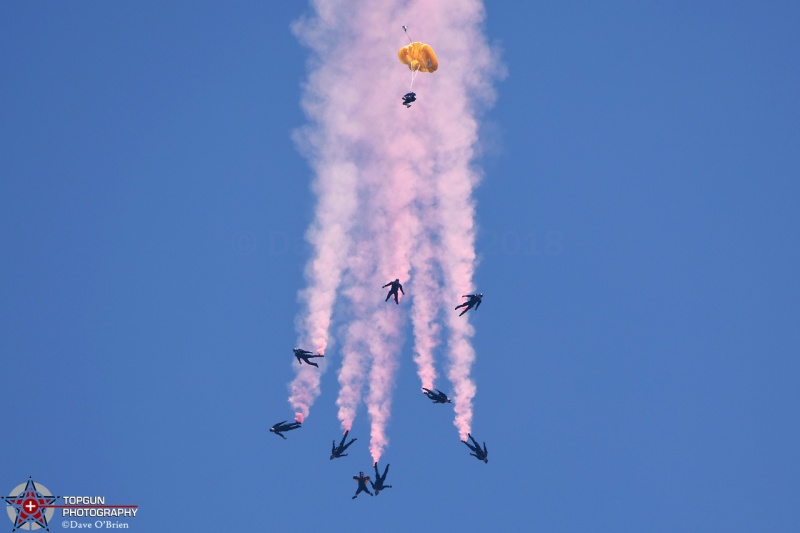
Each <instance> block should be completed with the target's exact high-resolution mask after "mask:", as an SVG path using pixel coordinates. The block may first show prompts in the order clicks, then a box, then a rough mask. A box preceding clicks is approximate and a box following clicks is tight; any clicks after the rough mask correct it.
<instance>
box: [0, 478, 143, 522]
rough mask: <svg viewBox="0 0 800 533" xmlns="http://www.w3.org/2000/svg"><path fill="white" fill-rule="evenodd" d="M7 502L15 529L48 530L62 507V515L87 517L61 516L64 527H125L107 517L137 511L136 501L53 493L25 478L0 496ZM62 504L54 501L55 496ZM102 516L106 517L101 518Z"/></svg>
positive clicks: (125, 514)
mask: <svg viewBox="0 0 800 533" xmlns="http://www.w3.org/2000/svg"><path fill="white" fill-rule="evenodd" d="M2 499H3V501H5V502H6V503H7V504H8V505H7V506H6V512H7V513H8V518H9V519H10V520H11V521H12V522H13V523H14V526H13V528H12V529H11V531H12V532H13V531H16V530H18V529H24V530H36V529H44V530H45V531H50V526H49V523H50V521H51V520H52V519H53V516H54V515H55V513H56V509H61V517H62V518H89V519H90V521H86V522H84V521H78V520H63V521H62V522H61V526H62V527H64V528H68V529H69V528H91V529H103V528H106V529H117V528H120V529H126V528H127V527H128V524H127V523H126V522H120V521H119V520H115V521H113V522H112V521H111V520H107V518H112V517H113V518H123V517H125V518H133V517H135V516H136V513H137V512H138V511H139V506H138V505H106V499H105V496H53V493H52V492H50V490H49V489H48V488H47V487H45V486H44V485H42V484H41V483H36V482H34V481H33V479H31V478H28V481H27V483H20V484H19V485H17V486H16V487H14V488H13V489H12V490H11V493H10V495H9V496H2ZM59 499H60V500H62V501H63V502H64V505H56V501H57V500H59ZM100 518H105V519H106V520H100Z"/></svg>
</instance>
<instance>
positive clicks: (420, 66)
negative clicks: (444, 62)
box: [397, 42, 439, 85]
mask: <svg viewBox="0 0 800 533" xmlns="http://www.w3.org/2000/svg"><path fill="white" fill-rule="evenodd" d="M397 57H398V58H400V62H401V63H403V64H404V65H408V68H409V69H410V70H411V85H414V78H416V77H417V72H436V69H437V68H439V61H438V60H437V59H436V54H434V53H433V48H431V47H430V45H428V44H424V43H419V42H414V43H411V44H407V45H406V46H404V47H402V48H401V49H400V50H398V51H397Z"/></svg>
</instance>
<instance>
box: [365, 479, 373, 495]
mask: <svg viewBox="0 0 800 533" xmlns="http://www.w3.org/2000/svg"><path fill="white" fill-rule="evenodd" d="M370 483H372V481H370ZM364 492H366V493H367V494H369V495H370V496H375V495H374V494H372V493H371V492H370V491H369V489H364Z"/></svg>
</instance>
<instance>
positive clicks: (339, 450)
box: [331, 429, 358, 460]
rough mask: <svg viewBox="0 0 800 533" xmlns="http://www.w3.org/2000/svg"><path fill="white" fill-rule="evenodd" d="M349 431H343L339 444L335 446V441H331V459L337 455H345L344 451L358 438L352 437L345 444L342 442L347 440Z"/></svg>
mask: <svg viewBox="0 0 800 533" xmlns="http://www.w3.org/2000/svg"><path fill="white" fill-rule="evenodd" d="M348 433H350V430H349V429H348V430H347V431H345V432H344V437H342V442H340V443H339V446H336V441H333V446H331V460H333V459H338V458H339V457H347V454H346V453H344V451H345V450H346V449H347V448H348V447H349V446H350V445H351V444H353V443H354V442H355V441H357V440H358V439H353V440H351V441H350V442H348V443H347V444H345V443H344V441H345V440H347V435H348Z"/></svg>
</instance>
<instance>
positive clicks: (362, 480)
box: [352, 472, 374, 500]
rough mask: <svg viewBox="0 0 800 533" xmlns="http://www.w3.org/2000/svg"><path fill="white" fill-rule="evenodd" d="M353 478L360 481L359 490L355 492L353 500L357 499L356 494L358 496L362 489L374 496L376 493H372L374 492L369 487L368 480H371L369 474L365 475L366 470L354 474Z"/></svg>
mask: <svg viewBox="0 0 800 533" xmlns="http://www.w3.org/2000/svg"><path fill="white" fill-rule="evenodd" d="M353 479H355V480H356V481H358V490H356V494H355V496H353V498H352V499H353V500H355V499H356V496H358V494H359V493H360V492H361V491H364V492H366V493H367V494H369V495H370V496H374V494H372V493H371V492H370V491H369V488H368V487H367V482H368V481H369V476H365V475H364V472H359V473H358V475H357V476H353Z"/></svg>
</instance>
